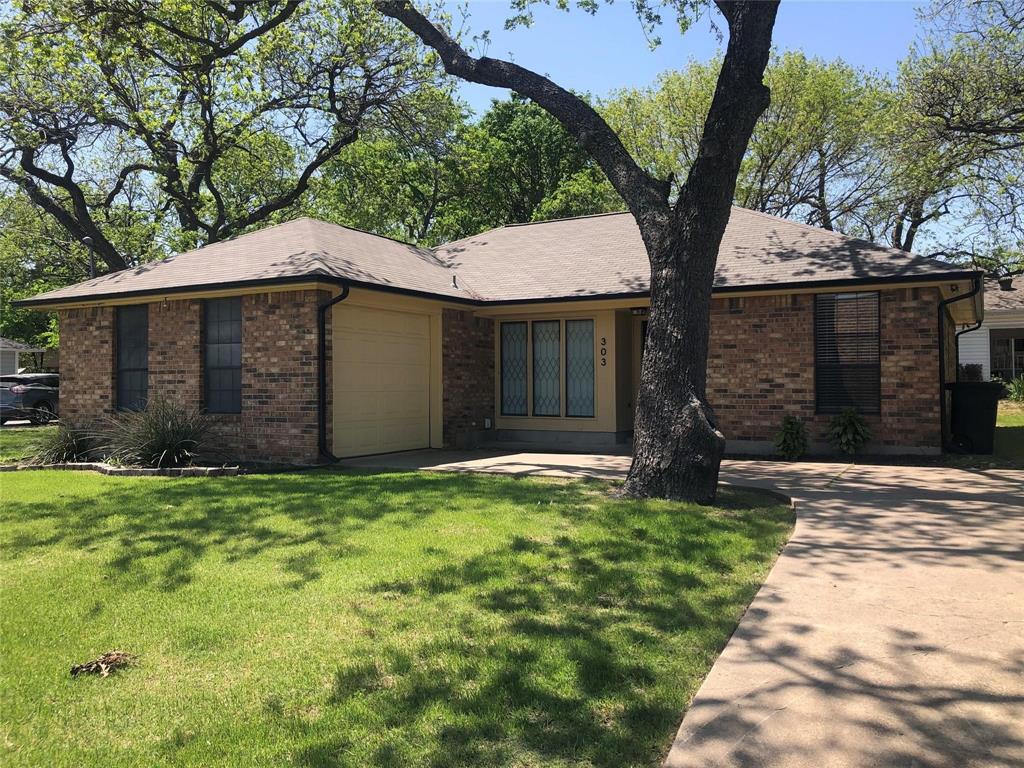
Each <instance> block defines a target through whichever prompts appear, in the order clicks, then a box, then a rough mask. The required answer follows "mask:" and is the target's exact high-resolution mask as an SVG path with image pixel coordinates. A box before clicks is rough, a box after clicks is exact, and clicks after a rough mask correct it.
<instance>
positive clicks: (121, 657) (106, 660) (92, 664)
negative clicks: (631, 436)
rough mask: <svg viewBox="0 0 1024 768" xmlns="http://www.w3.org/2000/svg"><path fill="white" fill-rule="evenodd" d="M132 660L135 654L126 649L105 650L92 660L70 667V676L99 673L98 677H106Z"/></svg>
mask: <svg viewBox="0 0 1024 768" xmlns="http://www.w3.org/2000/svg"><path fill="white" fill-rule="evenodd" d="M134 661H135V656H134V655H133V654H131V653H128V652H127V651H107V652H106V653H104V654H102V655H100V656H98V657H97V658H95V659H93V660H92V661H87V662H85V664H76V665H75V666H73V667H72V668H71V676H72V677H78V676H79V675H99V676H100V677H106V676H107V675H109V674H110V673H111V672H113V671H114V670H117V669H121V668H122V667H127V666H128V665H129V664H131V663H132V662H134Z"/></svg>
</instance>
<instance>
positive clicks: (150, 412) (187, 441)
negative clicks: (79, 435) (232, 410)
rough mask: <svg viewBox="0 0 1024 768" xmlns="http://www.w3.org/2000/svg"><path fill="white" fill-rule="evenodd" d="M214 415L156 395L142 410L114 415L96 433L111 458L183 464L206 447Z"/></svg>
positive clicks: (136, 463)
mask: <svg viewBox="0 0 1024 768" xmlns="http://www.w3.org/2000/svg"><path fill="white" fill-rule="evenodd" d="M212 424H213V419H211V418H210V417H209V416H207V415H206V414H204V413H203V412H202V411H200V410H198V409H195V408H192V409H187V408H182V407H181V406H179V405H175V404H174V403H170V402H168V401H166V400H163V399H159V398H154V399H152V400H150V401H149V402H148V403H147V404H146V407H145V408H144V409H143V410H140V411H124V412H121V413H118V414H117V415H115V416H112V417H111V418H110V419H109V421H108V422H107V425H106V427H105V428H103V429H101V430H100V431H99V433H98V435H97V440H98V443H99V447H100V449H101V450H102V452H103V454H104V455H105V456H106V457H107V460H108V461H111V462H113V463H115V464H125V465H128V466H143V467H182V466H185V465H188V464H191V463H192V462H193V461H194V460H195V459H196V457H197V456H198V455H199V454H200V453H201V452H202V450H203V448H204V447H205V442H206V437H207V435H208V434H209V431H210V427H211V426H212Z"/></svg>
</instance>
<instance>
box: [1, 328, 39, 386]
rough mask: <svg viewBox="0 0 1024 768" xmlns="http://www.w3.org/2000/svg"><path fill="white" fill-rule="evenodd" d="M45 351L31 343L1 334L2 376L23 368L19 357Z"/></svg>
mask: <svg viewBox="0 0 1024 768" xmlns="http://www.w3.org/2000/svg"><path fill="white" fill-rule="evenodd" d="M44 351H45V350H42V349H38V348H36V347H33V346H30V345H29V344H23V343H22V342H20V341H14V339H5V338H3V337H2V336H0V376H7V375H9V374H12V373H17V372H18V371H19V370H20V369H21V366H20V365H19V364H18V363H19V360H18V358H19V357H20V356H21V355H30V354H41V353H43V352H44Z"/></svg>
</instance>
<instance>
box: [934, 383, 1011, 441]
mask: <svg viewBox="0 0 1024 768" xmlns="http://www.w3.org/2000/svg"><path fill="white" fill-rule="evenodd" d="M946 389H948V390H949V391H950V393H951V395H952V397H951V398H950V399H951V401H952V402H951V404H950V414H949V416H950V419H949V421H950V424H949V426H950V433H951V437H952V443H953V447H954V448H956V449H959V450H961V451H964V452H965V453H985V454H990V453H992V443H993V441H994V440H995V436H996V412H997V411H998V410H999V398H1000V397H1002V396H1003V385H1002V384H998V383H996V382H992V381H957V382H953V383H952V384H947V385H946Z"/></svg>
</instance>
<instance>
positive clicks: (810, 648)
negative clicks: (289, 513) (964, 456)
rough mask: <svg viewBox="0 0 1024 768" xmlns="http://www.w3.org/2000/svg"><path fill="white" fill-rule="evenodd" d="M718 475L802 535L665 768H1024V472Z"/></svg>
mask: <svg viewBox="0 0 1024 768" xmlns="http://www.w3.org/2000/svg"><path fill="white" fill-rule="evenodd" d="M399 456H400V457H401V458H398V457H389V461H387V462H386V463H387V465H388V466H397V467H402V468H409V469H411V468H431V469H439V470H449V471H485V472H498V473H508V474H519V475H525V474H541V475H555V476H584V477H608V478H618V477H622V476H624V473H625V471H626V470H627V469H628V466H629V459H628V457H624V456H576V455H565V454H498V453H495V454H484V453H476V454H472V455H467V454H457V453H442V452H433V453H431V452H422V453H418V454H403V455H399ZM396 459H397V460H396ZM355 463H357V464H358V463H359V462H355ZM380 463H381V460H380V459H379V458H378V459H376V460H362V465H363V466H375V465H379V464H380ZM722 479H723V480H725V481H728V482H736V483H742V484H745V485H761V486H765V487H772V488H777V489H779V490H782V491H784V492H786V493H788V494H790V495H791V496H793V497H794V498H796V499H797V525H796V530H795V531H794V534H793V537H792V539H791V540H790V542H789V544H788V545H787V546H786V548H785V550H784V551H783V553H782V555H781V556H780V558H779V560H778V562H777V563H776V565H775V567H774V568H773V569H772V572H771V574H770V575H769V577H768V579H767V581H766V582H765V584H764V586H763V587H762V588H761V590H760V592H759V593H758V594H757V597H756V598H755V599H754V602H753V603H752V604H751V606H750V608H749V609H748V610H747V613H746V615H745V616H744V618H743V620H742V621H741V623H740V625H739V627H738V628H737V630H736V632H735V634H734V635H733V637H732V639H731V640H730V641H729V643H728V644H727V645H726V648H725V650H724V651H723V652H722V655H721V656H720V657H719V659H718V661H717V662H716V663H715V665H714V667H713V668H712V670H711V673H710V674H709V675H708V678H707V680H705V682H704V685H703V686H702V687H701V689H700V691H699V692H698V693H697V696H696V697H695V699H694V701H693V703H692V705H691V706H690V708H689V710H688V711H687V713H686V716H685V718H684V719H683V722H682V725H681V726H680V728H679V732H678V734H677V736H676V738H675V741H674V743H673V745H672V748H671V752H670V754H669V756H668V759H667V761H666V765H667V766H671V767H672V768H684V767H686V768H689V767H691V766H692V767H693V768H697V766H700V768H711V767H714V766H751V767H754V766H757V767H759V768H777V767H781V766H786V767H787V768H789V767H791V766H792V767H796V766H806V767H807V768H828V767H832V766H835V767H837V768H838V767H839V766H850V767H851V768H853V767H854V766H856V767H857V768H863V767H867V766H893V767H894V768H895V767H896V766H905V767H906V768H925V767H929V768H931V767H939V766H941V767H946V766H948V767H949V768H967V767H968V766H992V767H993V768H995V767H996V766H999V767H1000V768H1006V767H1008V766H1024V472H1022V471H1010V470H1003V471H988V472H970V471H963V470H952V469H944V468H934V467H929V468H918V467H879V466H853V465H842V464H816V463H813V464H812V463H805V464H781V463H774V462H756V461H753V462H751V461H742V462H741V461H727V462H725V463H723V467H722Z"/></svg>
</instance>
